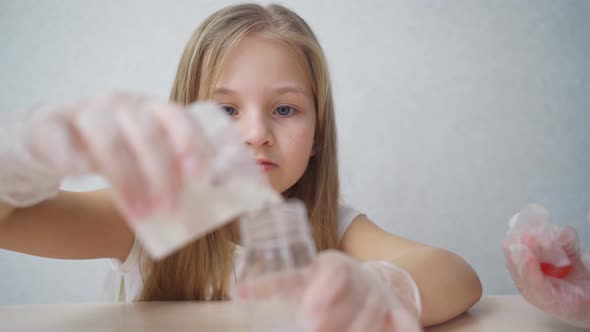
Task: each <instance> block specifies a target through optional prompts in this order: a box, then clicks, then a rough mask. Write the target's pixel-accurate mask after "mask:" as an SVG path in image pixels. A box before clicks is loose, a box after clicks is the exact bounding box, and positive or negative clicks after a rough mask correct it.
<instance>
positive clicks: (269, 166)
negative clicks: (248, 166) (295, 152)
mask: <svg viewBox="0 0 590 332" xmlns="http://www.w3.org/2000/svg"><path fill="white" fill-rule="evenodd" d="M256 162H257V163H258V165H259V166H260V168H261V169H262V170H263V171H265V172H267V171H271V170H273V169H275V168H277V167H278V166H277V164H275V163H273V162H272V161H270V160H267V159H263V158H258V159H256Z"/></svg>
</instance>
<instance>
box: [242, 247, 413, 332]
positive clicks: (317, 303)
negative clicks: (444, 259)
mask: <svg viewBox="0 0 590 332" xmlns="http://www.w3.org/2000/svg"><path fill="white" fill-rule="evenodd" d="M379 264H382V263H375V264H364V265H362V264H359V263H358V262H357V261H355V260H354V259H353V258H351V257H348V256H346V255H344V254H342V253H339V252H334V251H326V252H323V253H321V254H320V255H318V256H317V257H316V259H315V260H314V262H313V263H312V264H311V266H309V267H306V268H304V269H300V270H297V271H292V272H284V273H281V274H277V275H275V276H272V277H268V278H265V279H264V281H263V282H250V283H240V284H238V295H239V296H240V297H241V298H265V297H270V296H277V289H282V291H279V292H280V294H278V295H279V296H283V297H285V298H290V299H292V301H295V302H298V303H299V306H298V309H297V311H298V314H297V316H298V318H297V325H298V326H299V330H300V331H338V332H341V331H342V332H344V331H349V332H353V331H355V332H356V331H359V332H361V331H363V332H364V331H379V332H381V331H410V332H411V331H421V327H420V325H419V323H418V319H417V318H416V317H415V316H413V315H412V314H411V313H410V310H413V309H410V310H408V309H406V308H405V307H404V305H403V304H402V303H401V301H400V300H399V298H398V296H397V292H396V289H398V288H402V289H403V288H404V287H409V288H410V289H411V290H410V291H409V292H406V291H405V290H404V291H403V292H402V293H412V294H415V291H416V288H415V285H414V284H413V282H412V281H411V278H410V279H409V280H408V279H406V276H407V274H404V273H403V272H402V274H404V276H403V277H402V278H397V277H395V276H393V275H394V274H397V273H399V272H400V270H399V269H397V268H393V269H391V268H390V267H389V266H387V267H385V265H383V267H382V266H378V265H379ZM377 266H378V267H377ZM394 280H403V281H402V284H403V285H397V284H394V285H392V284H390V283H389V282H395V281H394ZM408 282H409V284H408ZM273 283H274V284H278V285H282V287H281V288H279V287H269V284H273ZM406 285H407V286H406ZM271 289H272V290H273V293H268V292H267V291H268V290H271ZM412 296H414V295H412ZM408 303H409V302H408ZM418 307H419V305H418Z"/></svg>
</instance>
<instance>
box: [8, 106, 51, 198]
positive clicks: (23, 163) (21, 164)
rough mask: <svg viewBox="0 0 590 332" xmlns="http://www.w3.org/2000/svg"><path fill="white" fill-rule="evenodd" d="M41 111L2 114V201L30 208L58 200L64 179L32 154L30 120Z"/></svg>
mask: <svg viewBox="0 0 590 332" xmlns="http://www.w3.org/2000/svg"><path fill="white" fill-rule="evenodd" d="M40 111H42V110H39V109H32V110H27V111H20V112H5V113H4V114H1V113H0V160H1V161H2V162H1V163H0V201H3V202H6V203H8V204H10V205H12V206H14V207H27V206H31V205H34V204H37V203H39V202H41V201H44V200H46V199H49V198H53V197H55V195H57V193H58V191H59V183H60V180H61V175H60V174H58V172H56V171H54V170H52V169H50V168H49V167H47V166H46V165H44V164H43V163H41V162H40V161H38V160H37V159H36V158H35V157H34V156H33V155H32V154H31V152H30V151H29V140H30V137H29V134H30V126H29V125H30V124H29V121H30V118H31V116H32V114H33V113H37V112H40Z"/></svg>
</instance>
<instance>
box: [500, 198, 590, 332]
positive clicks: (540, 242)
mask: <svg viewBox="0 0 590 332" xmlns="http://www.w3.org/2000/svg"><path fill="white" fill-rule="evenodd" d="M504 255H505V258H506V266H507V268H508V271H510V273H511V274H512V279H513V280H514V282H515V284H516V286H517V287H518V289H519V290H520V292H521V293H522V296H523V297H524V298H525V299H526V300H527V301H528V302H530V303H531V304H533V305H534V306H536V307H538V308H539V309H541V310H543V311H545V312H547V313H548V314H550V315H553V316H555V317H557V318H559V319H561V320H564V321H566V322H568V323H570V324H572V325H575V326H578V327H590V255H588V254H586V253H582V252H581V251H580V247H579V244H578V235H577V233H576V231H575V230H574V229H573V228H572V227H569V226H565V227H560V226H556V225H552V224H550V223H549V212H548V211H547V210H546V209H545V208H543V207H542V206H539V205H530V206H528V207H526V208H524V209H523V210H522V211H521V212H520V213H519V214H517V215H515V216H514V217H513V218H512V220H511V221H510V229H509V230H508V233H507V235H506V239H505V240H504Z"/></svg>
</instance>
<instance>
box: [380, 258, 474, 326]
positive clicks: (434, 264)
mask: <svg viewBox="0 0 590 332" xmlns="http://www.w3.org/2000/svg"><path fill="white" fill-rule="evenodd" d="M391 262H392V263H394V264H395V265H396V266H398V267H400V268H402V269H404V270H406V271H407V272H408V273H409V274H410V275H411V276H412V278H413V279H414V281H415V282H416V285H417V286H418V289H419V291H420V296H421V301H422V316H421V318H420V321H421V323H422V325H424V326H430V325H435V324H439V323H442V322H445V321H447V320H449V319H452V318H454V317H456V316H458V315H460V314H461V313H463V312H464V311H466V310H467V309H469V308H470V307H471V306H472V305H473V304H475V303H476V302H477V301H478V300H479V299H480V297H481V294H482V288H481V283H480V281H479V278H478V276H477V274H476V273H475V271H474V270H473V269H472V268H471V266H470V265H469V264H468V263H467V262H465V260H463V259H462V258H461V257H459V256H457V255H456V254H454V253H452V252H449V251H447V250H443V249H438V248H432V247H424V248H418V249H414V250H411V251H410V252H408V253H407V254H405V255H403V256H401V257H398V258H396V259H394V260H391Z"/></svg>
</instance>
